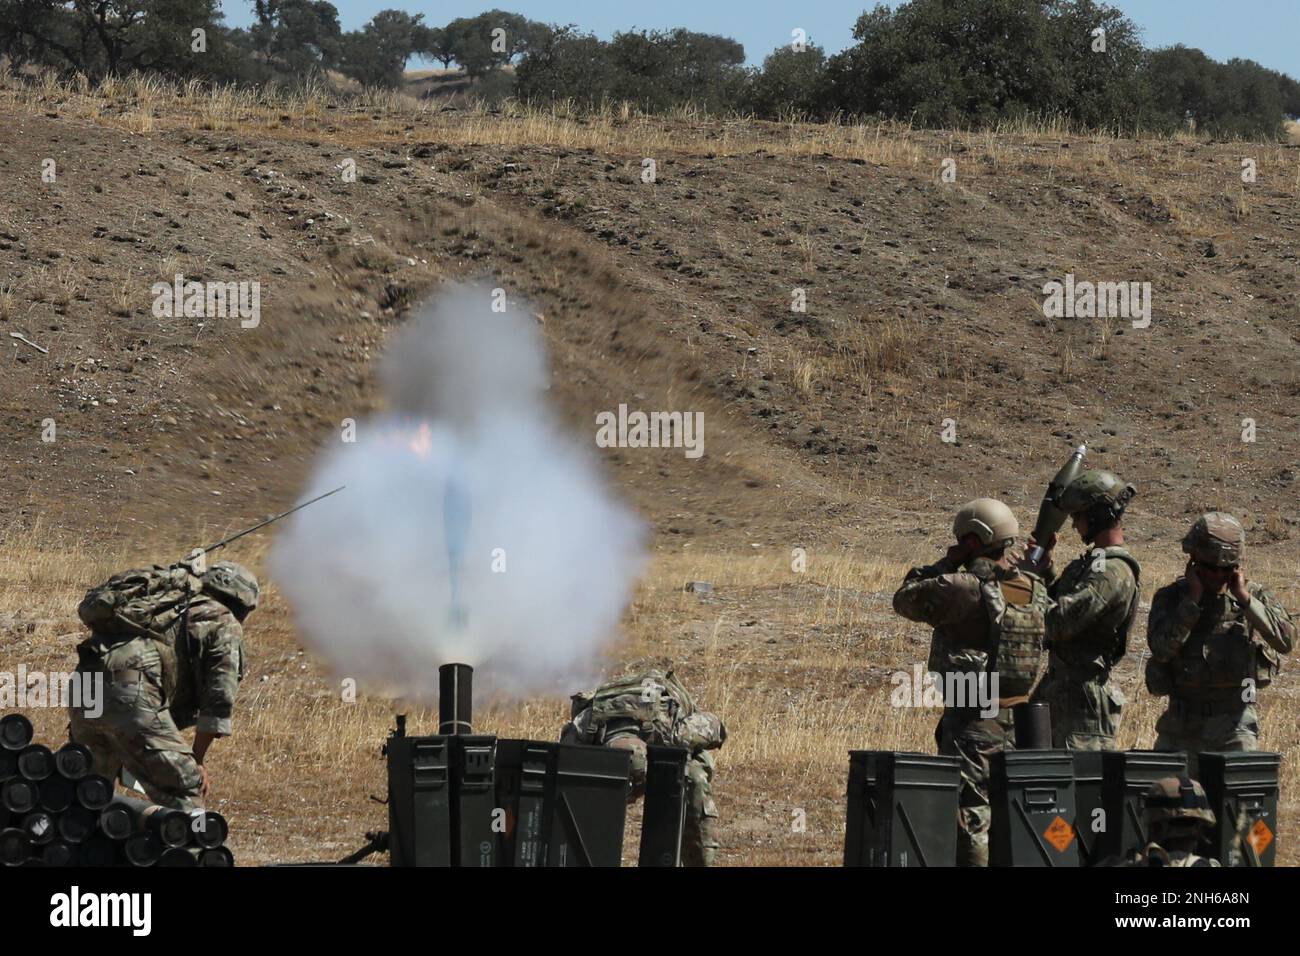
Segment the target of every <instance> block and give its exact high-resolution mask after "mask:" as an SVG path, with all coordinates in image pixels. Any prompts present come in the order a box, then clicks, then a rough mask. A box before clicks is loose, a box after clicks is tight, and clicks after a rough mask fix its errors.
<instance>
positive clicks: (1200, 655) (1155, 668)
mask: <svg viewBox="0 0 1300 956" xmlns="http://www.w3.org/2000/svg"><path fill="white" fill-rule="evenodd" d="M1176 586H1177V588H1178V596H1179V598H1180V599H1181V598H1183V597H1185V596H1186V594H1187V585H1186V583H1185V582H1183V581H1179V582H1178V584H1177V585H1176ZM1250 591H1251V596H1252V597H1257V596H1258V588H1257V587H1256V586H1252V587H1251V589H1250ZM1211 600H1212V601H1213V603H1211V604H1209V605H1208V606H1203V607H1202V610H1201V616H1200V617H1199V618H1198V619H1197V621H1196V624H1195V625H1193V627H1192V630H1191V633H1190V634H1188V635H1187V640H1186V642H1185V643H1184V644H1183V646H1182V649H1181V650H1180V651H1179V653H1178V657H1177V659H1175V660H1173V661H1170V662H1168V663H1160V662H1158V661H1156V660H1154V659H1152V660H1151V661H1149V662H1148V664H1147V673H1146V678H1147V689H1148V690H1150V691H1151V693H1153V694H1171V695H1173V696H1175V697H1180V698H1184V699H1191V700H1209V699H1218V698H1222V697H1225V696H1227V697H1235V696H1237V695H1239V694H1240V693H1241V690H1242V687H1243V686H1245V683H1244V682H1246V681H1253V682H1254V686H1255V687H1256V688H1261V687H1267V686H1268V685H1269V684H1271V683H1272V682H1273V678H1274V677H1275V676H1277V673H1278V670H1279V669H1280V667H1281V658H1280V657H1279V656H1278V654H1277V652H1276V651H1274V650H1273V648H1271V647H1269V646H1268V645H1267V644H1265V643H1264V642H1263V641H1262V640H1260V639H1258V638H1252V637H1251V635H1250V625H1249V624H1248V623H1247V621H1246V616H1245V612H1244V611H1243V610H1242V609H1241V607H1240V606H1239V605H1238V604H1237V602H1236V601H1235V600H1234V599H1233V598H1232V597H1231V596H1229V595H1228V594H1219V595H1215V596H1214V597H1213V598H1212V599H1211Z"/></svg>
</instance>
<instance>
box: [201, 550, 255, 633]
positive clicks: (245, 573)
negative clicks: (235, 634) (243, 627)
mask: <svg viewBox="0 0 1300 956" xmlns="http://www.w3.org/2000/svg"><path fill="white" fill-rule="evenodd" d="M202 580H203V591H204V593H205V594H210V595H211V596H212V597H214V598H216V599H217V600H218V601H220V602H221V603H222V604H224V605H226V607H228V608H230V610H231V611H233V612H234V613H235V616H236V617H238V618H239V619H240V620H241V621H242V620H243V619H244V618H246V617H247V616H248V615H249V614H251V613H252V612H253V610H254V609H255V608H256V607H257V601H258V598H259V597H261V595H262V589H261V588H260V587H259V586H258V583H257V578H256V577H255V576H254V574H253V572H252V571H250V570H248V568H246V567H244V566H243V565H242V564H236V563H235V562H234V561H218V562H217V563H216V564H214V565H213V566H212V567H210V568H209V569H208V570H207V571H206V572H205V573H204V574H203V578H202Z"/></svg>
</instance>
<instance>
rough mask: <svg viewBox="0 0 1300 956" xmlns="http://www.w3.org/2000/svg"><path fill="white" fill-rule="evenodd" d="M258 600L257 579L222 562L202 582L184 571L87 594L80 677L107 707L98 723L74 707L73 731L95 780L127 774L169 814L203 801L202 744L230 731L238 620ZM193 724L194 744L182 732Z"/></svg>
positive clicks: (133, 578) (155, 573)
mask: <svg viewBox="0 0 1300 956" xmlns="http://www.w3.org/2000/svg"><path fill="white" fill-rule="evenodd" d="M258 597H259V588H258V583H257V579H256V578H255V577H254V576H253V574H252V573H251V572H250V571H248V569H246V568H244V567H242V566H240V565H238V564H234V563H232V562H227V561H222V562H219V563H217V564H215V565H213V566H212V568H211V569H209V570H207V571H206V572H205V573H203V574H202V575H201V576H198V575H194V574H193V573H192V572H191V570H190V569H189V568H188V567H186V566H183V565H182V566H178V567H174V568H154V569H152V570H150V571H135V572H126V573H125V574H123V575H118V576H117V577H115V578H113V579H112V580H110V581H109V582H108V583H107V584H105V585H102V586H101V587H99V588H95V589H92V590H91V591H90V592H88V593H87V595H86V598H85V600H84V601H82V604H81V607H80V608H78V613H79V614H80V615H81V617H82V620H83V621H85V622H87V624H88V625H90V626H91V636H90V637H89V638H87V639H86V640H85V641H83V642H82V643H81V644H79V645H78V646H77V655H78V665H77V670H78V671H80V672H83V673H100V674H103V680H104V696H105V701H104V707H103V712H102V714H100V716H98V717H91V716H88V715H87V714H86V713H84V712H83V711H82V710H80V709H77V708H72V709H71V711H70V716H71V725H70V732H71V738H72V739H73V740H74V741H76V742H77V743H80V744H84V745H85V746H86V747H88V748H89V749H90V751H91V753H92V754H93V755H94V772H95V773H97V774H102V775H103V776H105V777H107V778H108V779H110V780H112V779H114V778H116V777H117V776H118V774H119V772H120V771H121V770H122V769H123V768H125V769H126V771H127V772H128V773H130V774H131V775H132V776H134V777H135V778H136V780H137V781H139V783H140V784H141V786H143V787H144V790H145V793H146V794H147V795H148V796H149V799H151V800H152V801H153V802H155V803H157V804H161V805H162V806H165V807H174V808H176V809H180V810H192V809H194V808H195V807H196V805H198V803H199V802H201V799H202V797H204V796H206V795H207V793H208V784H209V781H208V775H207V772H206V770H205V769H204V767H203V760H204V758H205V756H206V755H207V750H208V747H209V745H210V744H211V743H212V741H213V740H214V739H216V738H217V737H225V736H229V734H230V731H231V725H230V718H231V713H232V711H233V709H234V705H235V695H236V693H237V691H238V689H239V681H240V679H241V678H242V677H243V672H244V648H243V627H242V622H243V620H244V619H245V618H246V617H247V616H248V615H249V614H250V613H251V612H252V611H253V609H254V608H256V607H257V602H258ZM91 622H93V624H92V623H91ZM190 726H193V727H195V733H194V744H193V747H191V745H190V744H189V743H187V742H186V741H185V739H184V738H183V737H182V736H181V733H180V732H181V729H182V728H186V727H190Z"/></svg>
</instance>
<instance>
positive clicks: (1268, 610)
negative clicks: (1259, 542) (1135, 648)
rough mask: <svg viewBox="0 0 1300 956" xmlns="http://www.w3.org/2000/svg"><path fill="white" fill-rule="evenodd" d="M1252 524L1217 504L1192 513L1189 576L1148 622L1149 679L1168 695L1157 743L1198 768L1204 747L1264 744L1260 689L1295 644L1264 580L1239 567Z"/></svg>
mask: <svg viewBox="0 0 1300 956" xmlns="http://www.w3.org/2000/svg"><path fill="white" fill-rule="evenodd" d="M1245 546H1246V532H1245V530H1244V529H1243V528H1242V526H1241V523H1240V522H1239V521H1237V519H1236V518H1234V517H1233V516H1232V515H1229V514H1225V513H1223V512H1219V511H1213V512H1210V513H1208V514H1203V515H1201V516H1200V517H1199V518H1197V519H1196V522H1195V523H1194V524H1193V525H1192V527H1191V530H1190V531H1188V532H1187V535H1186V537H1184V538H1183V551H1184V553H1186V554H1187V555H1188V556H1189V560H1188V562H1187V569H1186V571H1185V573H1184V575H1183V577H1182V578H1181V579H1180V580H1178V581H1175V582H1174V583H1173V584H1170V585H1167V586H1165V587H1163V588H1161V589H1160V590H1159V591H1157V592H1156V595H1155V598H1154V599H1153V600H1152V602H1151V616H1150V618H1149V619H1148V622H1147V643H1148V644H1149V645H1150V647H1151V660H1150V661H1149V662H1148V663H1147V669H1146V681H1147V689H1148V690H1150V691H1151V693H1153V694H1156V695H1158V696H1163V695H1168V696H1169V708H1168V710H1166V711H1165V713H1164V715H1163V716H1161V718H1160V720H1159V721H1158V722H1157V723H1156V733H1157V737H1156V743H1155V749H1156V750H1184V751H1186V752H1187V756H1188V767H1189V770H1190V771H1191V772H1192V773H1196V766H1197V755H1198V754H1199V753H1200V752H1202V751H1233V750H1255V749H1257V748H1258V746H1259V716H1258V714H1257V713H1256V710H1255V696H1256V691H1257V690H1259V689H1260V688H1262V687H1266V686H1268V685H1269V684H1270V683H1271V682H1272V679H1273V677H1274V676H1275V675H1276V674H1277V671H1278V669H1279V667H1280V665H1281V660H1280V658H1279V656H1278V655H1280V654H1289V653H1290V652H1291V648H1292V647H1293V646H1294V644H1295V637H1296V628H1295V624H1294V623H1293V622H1292V620H1291V616H1290V615H1289V614H1288V613H1287V612H1286V610H1285V608H1283V607H1282V605H1281V604H1280V603H1279V602H1278V600H1277V598H1276V597H1274V596H1273V594H1272V593H1271V592H1270V591H1269V590H1268V589H1267V588H1264V587H1262V586H1260V585H1258V584H1251V583H1250V582H1248V581H1247V580H1246V576H1245V574H1244V573H1243V572H1242V569H1241V558H1242V552H1243V550H1244V549H1245Z"/></svg>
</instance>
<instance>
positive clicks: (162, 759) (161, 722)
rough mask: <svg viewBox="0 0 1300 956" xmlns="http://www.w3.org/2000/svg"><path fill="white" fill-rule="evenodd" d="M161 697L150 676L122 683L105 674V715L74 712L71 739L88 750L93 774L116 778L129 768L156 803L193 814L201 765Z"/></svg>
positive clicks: (199, 781)
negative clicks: (92, 758) (190, 811)
mask: <svg viewBox="0 0 1300 956" xmlns="http://www.w3.org/2000/svg"><path fill="white" fill-rule="evenodd" d="M161 696H162V695H161V693H160V692H159V690H158V687H157V684H156V682H154V681H152V680H151V679H150V677H149V675H148V674H147V673H144V672H139V673H138V679H137V680H135V681H123V682H120V683H119V682H115V681H113V680H111V679H110V675H108V674H106V675H105V680H104V702H103V704H104V706H103V713H102V714H100V716H98V717H94V718H92V717H88V716H86V714H85V713H83V712H82V711H81V710H79V709H77V708H72V709H71V710H70V711H69V716H70V718H71V737H72V739H73V740H74V741H76V742H77V743H79V744H82V745H84V746H85V747H87V748H89V750H90V752H91V754H92V755H93V756H94V761H95V762H94V769H93V772H94V773H97V774H100V775H102V776H104V777H107V778H108V779H109V780H114V779H115V778H116V777H117V776H118V774H119V772H120V771H121V770H122V769H123V768H124V767H125V768H126V770H127V772H129V773H130V774H131V775H132V776H133V777H135V778H136V779H137V780H138V781H139V782H140V785H141V786H142V787H144V790H145V793H146V794H148V796H149V799H150V800H152V801H153V802H154V803H157V804H160V805H161V806H164V807H173V808H175V809H178V810H192V809H194V808H195V807H196V806H197V805H198V798H199V788H200V785H201V782H202V777H201V775H200V772H199V765H198V762H197V761H196V760H195V759H194V751H193V750H192V749H191V748H190V745H189V744H188V743H186V741H185V739H184V738H183V737H182V736H181V732H180V730H179V729H178V728H177V726H176V723H175V721H173V720H172V716H171V713H170V712H169V711H168V710H167V709H166V708H164V707H162V706H161Z"/></svg>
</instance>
